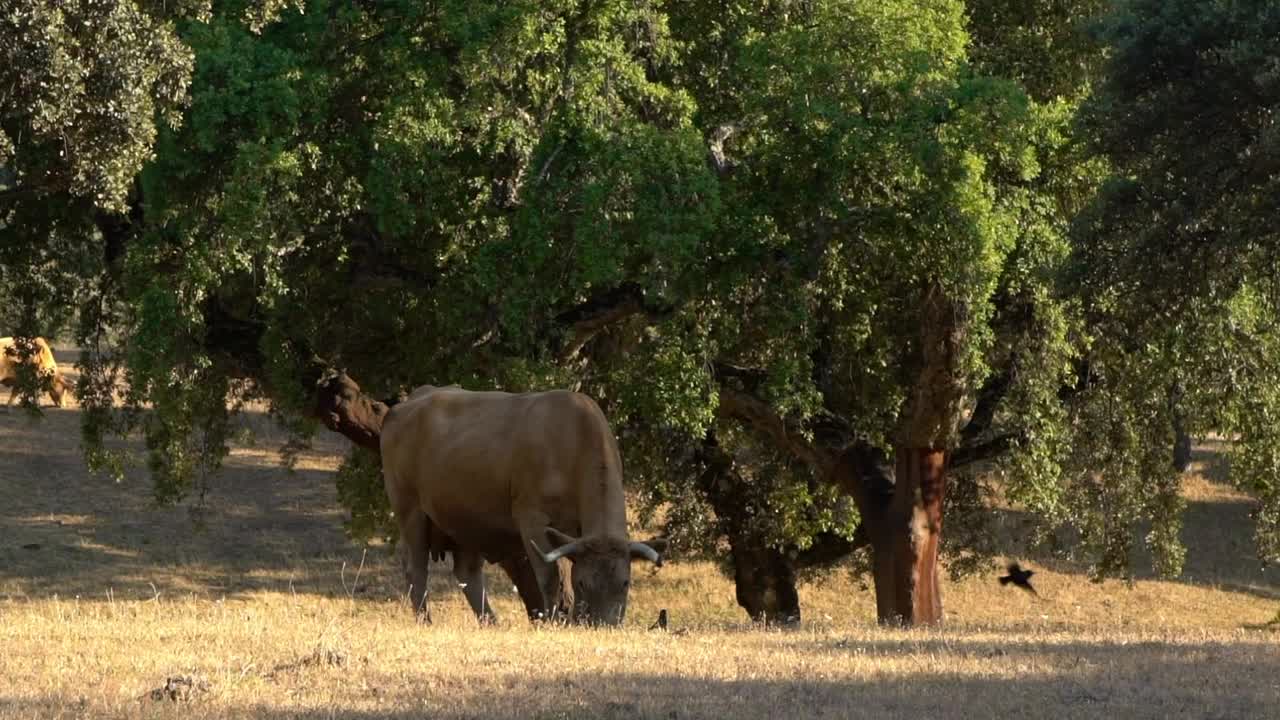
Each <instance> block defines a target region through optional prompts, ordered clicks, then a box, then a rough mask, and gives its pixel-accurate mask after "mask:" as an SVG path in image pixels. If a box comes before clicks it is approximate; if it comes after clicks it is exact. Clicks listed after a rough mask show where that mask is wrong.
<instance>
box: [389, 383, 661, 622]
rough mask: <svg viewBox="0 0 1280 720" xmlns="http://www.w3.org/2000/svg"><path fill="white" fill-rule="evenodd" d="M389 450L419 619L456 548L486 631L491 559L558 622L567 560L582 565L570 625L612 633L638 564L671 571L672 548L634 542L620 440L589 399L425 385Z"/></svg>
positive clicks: (397, 423)
mask: <svg viewBox="0 0 1280 720" xmlns="http://www.w3.org/2000/svg"><path fill="white" fill-rule="evenodd" d="M381 452H382V471H383V477H384V480H385V483H386V489H387V497H388V498H389V499H390V501H391V509H392V510H393V511H394V512H395V516H396V520H397V521H398V523H399V526H400V540H401V542H402V543H404V545H405V549H406V579H407V580H408V585H409V598H410V600H411V601H412V602H413V606H414V608H415V611H416V612H417V613H418V615H419V617H422V616H424V615H425V613H426V587H427V561H428V559H429V557H430V556H431V555H432V554H438V553H439V552H441V551H442V550H445V549H448V550H450V551H452V552H453V563H454V575H455V576H456V577H457V579H458V582H459V584H460V585H461V586H462V590H463V593H464V594H465V595H466V597H467V602H468V603H470V605H471V609H472V610H473V611H475V613H476V616H477V617H478V618H479V619H480V620H481V621H482V622H484V621H489V620H492V619H493V618H494V615H493V610H492V608H490V606H489V603H488V599H487V598H486V597H485V590H484V576H483V573H482V566H483V564H484V561H485V560H488V561H489V562H494V563H498V564H500V565H501V566H502V567H503V569H504V570H506V571H507V573H508V574H509V575H510V576H511V578H512V579H513V580H514V581H515V582H516V586H517V589H518V590H519V591H520V595H521V598H522V599H523V600H524V602H525V606H526V609H528V610H529V613H530V616H531V617H536V616H542V617H553V616H554V615H555V614H556V612H557V611H558V609H559V608H558V607H557V605H558V598H559V597H560V587H559V584H560V573H559V571H558V569H557V565H556V563H557V561H558V560H560V559H562V558H565V559H568V560H570V561H572V568H571V571H570V578H571V586H572V596H573V601H572V608H571V610H570V617H571V619H573V620H574V621H576V622H588V623H592V624H599V623H604V624H609V625H617V624H619V623H621V622H622V620H623V617H624V615H625V614H626V609H627V591H628V588H629V587H630V584H631V559H632V558H644V559H646V560H649V561H651V562H653V563H656V564H658V565H661V564H662V558H661V555H660V553H661V551H662V550H664V549H665V541H663V540H657V541H653V542H652V543H644V542H639V541H635V540H631V539H630V538H629V537H628V535H627V517H626V498H625V496H624V493H623V487H622V459H621V457H620V456H619V454H618V443H617V440H616V439H615V438H614V435H613V432H612V430H611V429H610V428H609V423H608V421H607V420H605V417H604V413H602V412H601V411H600V408H599V406H597V405H596V403H595V402H594V401H593V400H591V398H589V397H587V396H586V395H582V394H580V393H575V392H569V391H563V390H554V391H549V392H539V393H526V394H512V393H505V392H474V391H468V390H463V389H461V388H458V387H457V386H450V387H434V386H429V385H428V386H423V387H420V388H418V389H416V390H414V391H413V393H412V394H411V395H410V396H409V398H408V399H407V400H405V401H404V402H402V403H400V404H397V405H396V406H394V407H392V408H391V410H390V412H389V413H388V414H387V416H386V419H385V420H384V422H383V425H382V433H381ZM445 538H447V543H448V546H447V547H446V546H444V545H442V543H443V542H446V540H445Z"/></svg>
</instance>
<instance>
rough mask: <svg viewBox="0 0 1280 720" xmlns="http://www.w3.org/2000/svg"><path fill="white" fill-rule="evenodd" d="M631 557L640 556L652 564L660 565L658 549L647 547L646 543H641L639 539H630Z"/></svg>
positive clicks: (660, 558)
mask: <svg viewBox="0 0 1280 720" xmlns="http://www.w3.org/2000/svg"><path fill="white" fill-rule="evenodd" d="M631 557H633V558H634V557H642V558H644V559H645V560H648V561H649V562H651V563H653V564H654V565H657V566H658V567H662V556H661V555H659V554H658V551H657V550H654V549H653V548H651V547H649V544H648V543H642V542H640V541H639V540H632V541H631Z"/></svg>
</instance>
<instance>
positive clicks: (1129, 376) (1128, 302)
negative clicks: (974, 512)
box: [1073, 0, 1280, 569]
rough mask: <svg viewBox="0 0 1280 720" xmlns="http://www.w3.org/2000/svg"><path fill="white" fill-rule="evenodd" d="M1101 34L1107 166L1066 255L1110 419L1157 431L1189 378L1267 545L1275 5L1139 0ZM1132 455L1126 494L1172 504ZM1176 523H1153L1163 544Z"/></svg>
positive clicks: (1278, 50) (1273, 488)
mask: <svg viewBox="0 0 1280 720" xmlns="http://www.w3.org/2000/svg"><path fill="white" fill-rule="evenodd" d="M1100 37H1101V38H1102V39H1103V40H1104V41H1105V42H1106V43H1107V44H1108V45H1109V46H1110V48H1111V54H1110V58H1109V60H1108V63H1107V65H1106V74H1105V81H1104V82H1103V83H1102V84H1101V87H1100V89H1099V92H1098V93H1097V94H1096V96H1095V97H1094V98H1092V99H1091V100H1090V103H1089V105H1088V108H1087V112H1086V113H1085V114H1084V121H1085V127H1086V131H1087V132H1088V133H1089V134H1090V136H1092V137H1093V138H1094V139H1095V141H1096V146H1097V147H1098V149H1100V150H1101V151H1103V152H1105V153H1106V155H1107V157H1108V159H1109V160H1110V162H1112V163H1113V164H1114V167H1115V170H1116V175H1115V178H1114V179H1113V180H1111V181H1110V182H1108V183H1107V185H1106V186H1104V187H1103V188H1102V190H1101V192H1100V193H1099V194H1098V196H1097V198H1096V200H1095V201H1094V202H1093V203H1092V204H1091V205H1090V206H1089V207H1087V208H1086V209H1085V212H1083V213H1082V214H1081V215H1080V216H1079V218H1078V220H1077V223H1076V232H1075V238H1076V240H1077V242H1076V253H1075V257H1074V259H1073V262H1074V264H1075V267H1076V272H1075V281H1076V284H1077V288H1078V290H1077V291H1078V292H1079V293H1080V295H1081V297H1082V298H1084V299H1085V300H1086V303H1085V311H1086V313H1087V314H1088V317H1089V321H1090V325H1091V332H1092V333H1093V334H1094V336H1095V337H1098V338H1102V339H1105V340H1106V342H1105V348H1104V349H1103V350H1102V355H1103V362H1104V363H1105V367H1104V368H1103V369H1102V370H1101V372H1102V373H1104V376H1103V377H1104V382H1105V384H1106V385H1107V387H1106V390H1105V393H1106V394H1108V395H1110V396H1112V397H1114V398H1115V399H1116V403H1117V405H1118V407H1119V408H1121V409H1119V410H1117V411H1116V412H1115V413H1114V414H1113V417H1119V418H1121V420H1120V421H1119V422H1120V425H1119V426H1117V430H1116V432H1118V433H1121V435H1122V437H1130V436H1133V437H1136V438H1140V439H1141V445H1142V446H1144V447H1145V446H1146V445H1147V444H1148V443H1150V442H1151V438H1152V437H1161V438H1164V437H1167V434H1166V433H1165V432H1161V431H1160V430H1159V422H1161V421H1158V420H1156V418H1157V417H1158V414H1159V413H1160V411H1161V408H1167V406H1168V400H1167V397H1168V391H1169V388H1170V387H1172V386H1173V385H1174V384H1175V383H1177V384H1179V385H1180V386H1183V387H1185V388H1186V397H1185V399H1184V400H1183V401H1182V402H1183V405H1184V408H1185V409H1186V410H1187V411H1188V415H1189V422H1190V424H1191V425H1192V426H1193V431H1194V432H1195V433H1197V434H1200V435H1204V434H1208V433H1210V432H1220V433H1223V434H1225V435H1226V436H1227V437H1228V438H1231V439H1233V440H1235V442H1234V443H1233V446H1232V458H1233V461H1232V466H1231V467H1232V478H1233V480H1235V482H1237V483H1238V484H1239V485H1240V486H1241V487H1243V488H1245V489H1247V490H1250V491H1251V492H1253V493H1255V494H1256V495H1257V497H1258V498H1259V499H1260V500H1261V504H1262V505H1261V509H1260V511H1259V513H1258V519H1259V524H1258V540H1259V551H1260V554H1261V557H1262V558H1264V559H1269V560H1274V559H1276V558H1277V557H1278V556H1277V548H1278V547H1280V539H1278V538H1280V534H1278V533H1277V530H1278V529H1280V528H1277V526H1276V524H1275V522H1274V518H1275V517H1276V508H1277V507H1280V494H1278V493H1277V484H1276V481H1275V470H1274V467H1273V465H1274V462H1273V458H1274V457H1275V456H1276V454H1277V452H1280V443H1278V441H1280V438H1278V437H1276V436H1274V435H1273V434H1272V433H1271V432H1270V427H1271V426H1272V425H1273V423H1272V421H1271V418H1273V417H1276V414H1277V412H1280V404H1277V402H1278V401H1280V398H1278V397H1277V396H1276V395H1275V393H1274V388H1275V385H1274V382H1275V380H1276V379H1277V376H1276V374H1275V369H1274V363H1273V362H1272V361H1271V360H1270V359H1269V355H1268V353H1269V351H1270V349H1272V348H1274V347H1275V346H1276V334H1275V333H1276V317H1277V306H1276V304H1275V302H1274V300H1273V297H1274V284H1275V280H1274V277H1275V268H1276V267H1277V265H1278V262H1280V253H1278V250H1280V242H1278V240H1280V236H1278V235H1277V231H1276V225H1275V223H1274V222H1273V220H1272V218H1273V217H1274V215H1275V211H1276V210H1277V207H1276V198H1277V197H1280V195H1277V189H1278V188H1277V186H1276V178H1277V175H1276V172H1275V170H1276V158H1277V157H1280V155H1278V151H1280V144H1278V141H1280V134H1277V133H1276V131H1275V130H1276V126H1275V122H1274V113H1275V109H1276V108H1277V107H1278V106H1280V82H1277V78H1280V75H1277V73H1276V68H1277V62H1278V60H1277V58H1280V8H1277V7H1276V5H1275V3H1270V2H1264V1H1262V0H1255V1H1252V2H1239V3H1196V2H1152V1H1149V0H1133V1H1131V2H1125V3H1121V4H1120V5H1119V7H1118V8H1117V10H1116V12H1114V13H1113V14H1112V15H1110V16H1109V17H1108V20H1107V22H1106V23H1104V24H1103V25H1102V26H1101V29H1100ZM1134 442H1135V443H1136V442H1137V441H1136V440H1135V441H1134ZM1144 464H1145V465H1147V466H1148V467H1147V469H1145V470H1139V469H1138V468H1136V467H1135V468H1133V469H1131V470H1130V471H1129V472H1132V473H1133V474H1135V475H1137V474H1141V478H1140V479H1138V480H1135V481H1134V482H1133V483H1131V484H1130V485H1129V486H1128V487H1129V488H1130V489H1129V490H1128V491H1127V492H1128V498H1127V502H1129V503H1138V504H1140V505H1142V506H1144V507H1146V508H1147V511H1146V512H1147V513H1148V514H1149V515H1151V516H1152V517H1153V519H1156V518H1165V517H1171V516H1173V515H1174V514H1175V513H1176V511H1177V509H1178V507H1177V502H1176V500H1175V499H1174V497H1173V495H1174V493H1173V490H1172V489H1169V488H1168V486H1169V484H1170V481H1169V480H1167V479H1164V477H1163V476H1165V475H1167V471H1165V470H1164V468H1163V466H1162V464H1161V463H1160V462H1157V460H1156V459H1154V458H1152V459H1151V460H1150V461H1149V462H1145V461H1144ZM1175 524H1176V523H1174V522H1173V521H1170V522H1169V523H1168V525H1169V527H1164V528H1157V530H1156V532H1155V535H1154V536H1153V539H1154V540H1155V541H1156V542H1157V543H1159V544H1166V545H1172V544H1174V543H1175V541H1174V539H1173V526H1174V525H1175ZM1175 556H1176V553H1170V557H1169V559H1168V560H1167V561H1166V563H1165V564H1166V566H1167V567H1168V568H1170V569H1176V567H1177V565H1178V563H1177V562H1176V557H1175Z"/></svg>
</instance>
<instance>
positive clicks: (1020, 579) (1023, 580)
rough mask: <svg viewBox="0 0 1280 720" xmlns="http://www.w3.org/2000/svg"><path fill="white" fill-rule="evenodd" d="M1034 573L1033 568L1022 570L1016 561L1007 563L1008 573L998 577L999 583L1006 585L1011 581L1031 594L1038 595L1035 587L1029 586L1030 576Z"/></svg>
mask: <svg viewBox="0 0 1280 720" xmlns="http://www.w3.org/2000/svg"><path fill="white" fill-rule="evenodd" d="M1035 574H1036V573H1035V571H1034V570H1023V569H1022V567H1021V566H1019V565H1018V563H1009V574H1008V575H1003V576H1001V577H1000V584H1001V585H1008V584H1009V583H1013V584H1014V585H1017V586H1018V587H1020V588H1022V589H1023V590H1026V591H1027V592H1029V593H1031V594H1032V595H1035V596H1036V597H1039V596H1040V593H1038V592H1036V589H1035V588H1033V587H1031V576H1032V575H1035Z"/></svg>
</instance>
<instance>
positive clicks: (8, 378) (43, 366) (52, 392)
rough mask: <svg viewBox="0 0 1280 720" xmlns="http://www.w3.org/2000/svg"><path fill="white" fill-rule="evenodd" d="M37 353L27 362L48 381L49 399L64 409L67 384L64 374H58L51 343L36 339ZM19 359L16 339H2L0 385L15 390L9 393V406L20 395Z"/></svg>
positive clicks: (0, 345)
mask: <svg viewBox="0 0 1280 720" xmlns="http://www.w3.org/2000/svg"><path fill="white" fill-rule="evenodd" d="M35 346H36V352H35V354H34V355H32V356H31V357H28V358H27V359H26V361H25V362H28V363H34V364H35V365H36V372H37V373H38V374H39V376H40V377H41V379H42V380H44V379H47V380H48V383H49V385H48V387H49V398H50V399H51V400H53V404H54V405H57V406H58V407H62V396H63V393H65V392H66V390H67V387H68V385H67V382H66V380H64V379H63V378H62V373H60V372H58V361H57V360H55V359H54V357H53V350H52V349H50V347H49V343H47V342H45V339H44V338H42V337H38V338H36V339H35ZM19 362H22V361H21V360H20V359H19V355H18V347H17V343H16V341H15V340H14V338H11V337H6V338H0V385H6V386H8V387H10V388H13V389H12V390H10V391H9V402H8V404H9V405H12V404H13V401H14V398H16V397H17V395H18V385H17V383H18V363H19Z"/></svg>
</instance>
